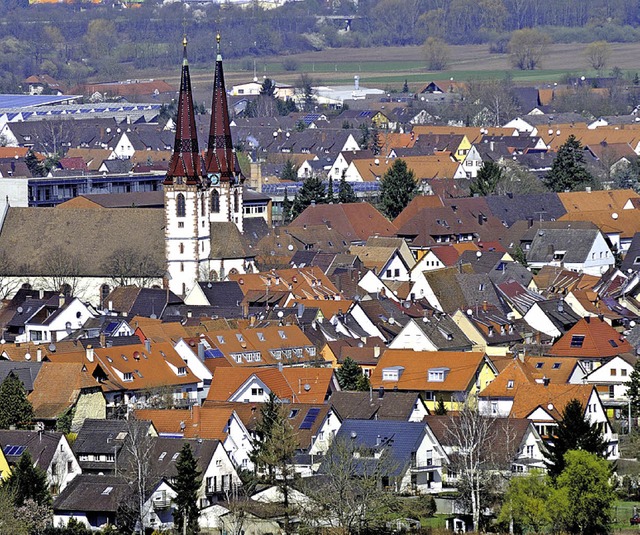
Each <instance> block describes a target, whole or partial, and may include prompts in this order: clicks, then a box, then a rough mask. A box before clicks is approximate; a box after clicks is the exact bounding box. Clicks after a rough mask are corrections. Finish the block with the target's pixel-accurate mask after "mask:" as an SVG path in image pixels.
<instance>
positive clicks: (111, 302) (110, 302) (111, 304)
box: [109, 301, 113, 312]
mask: <svg viewBox="0 0 640 535" xmlns="http://www.w3.org/2000/svg"><path fill="white" fill-rule="evenodd" d="M112 310H113V301H109V312H111V311H112Z"/></svg>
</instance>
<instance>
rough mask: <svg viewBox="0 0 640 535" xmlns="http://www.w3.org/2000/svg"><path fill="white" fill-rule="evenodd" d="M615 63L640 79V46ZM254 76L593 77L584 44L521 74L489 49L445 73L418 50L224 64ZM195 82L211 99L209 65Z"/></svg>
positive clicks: (195, 71)
mask: <svg viewBox="0 0 640 535" xmlns="http://www.w3.org/2000/svg"><path fill="white" fill-rule="evenodd" d="M610 46H611V51H612V53H611V58H610V60H609V64H608V66H607V68H606V69H605V73H604V74H607V73H608V72H609V70H610V69H611V68H612V67H614V66H617V67H619V68H620V69H622V71H623V73H625V74H628V73H631V74H633V73H635V72H638V73H640V43H612V44H611V45H610ZM254 59H255V67H256V75H257V76H258V78H259V79H262V77H263V76H267V77H270V78H275V79H277V80H278V81H279V82H282V83H291V84H295V83H296V82H297V81H298V80H299V79H300V75H301V73H306V74H307V75H308V76H310V77H311V78H312V79H313V80H314V82H315V83H318V84H329V85H336V84H352V83H353V77H354V76H355V75H358V76H360V83H361V84H362V85H363V86H373V87H381V88H383V89H387V90H389V91H393V90H400V89H401V87H402V84H403V83H404V81H405V79H406V80H407V81H408V83H409V87H410V89H411V90H417V89H418V88H420V87H422V86H424V85H425V84H426V83H428V82H430V81H432V80H443V79H448V78H453V79H454V80H462V81H464V80H469V79H475V78H503V77H504V76H505V75H506V74H509V75H510V76H511V77H512V78H513V80H514V82H516V83H532V82H533V83H536V82H557V81H559V80H560V79H561V78H562V77H563V76H566V75H567V74H573V75H579V76H582V75H584V76H593V75H595V74H596V73H595V72H594V71H593V70H591V69H590V67H589V63H588V60H587V59H586V56H585V45H584V44H556V45H551V46H550V47H549V48H548V50H547V53H546V55H545V57H544V58H543V60H542V62H541V69H537V70H534V71H521V70H518V69H514V68H513V67H512V65H511V63H510V61H509V56H508V55H507V54H491V53H489V47H488V45H466V46H450V47H449V62H448V67H447V70H445V71H437V72H433V71H432V72H429V71H427V69H426V68H425V66H424V61H423V58H422V48H421V47H419V46H406V47H379V48H356V49H346V48H342V49H332V50H322V51H319V52H307V53H304V54H296V55H292V56H286V57H284V56H271V57H257V58H243V59H234V60H228V61H226V62H225V78H226V83H227V87H230V86H231V85H233V84H237V83H240V82H247V81H249V80H251V79H252V78H253V61H254ZM285 60H293V61H295V64H296V65H297V69H296V70H295V71H291V70H286V69H285V68H284V65H283V62H284V61H285ZM139 75H140V76H141V77H143V76H149V77H151V78H154V77H155V78H163V79H166V80H167V81H168V82H169V83H174V84H176V85H177V84H178V81H179V76H180V69H179V65H176V68H175V69H174V72H173V73H171V75H170V76H168V77H167V72H166V71H163V72H162V73H158V72H152V71H148V72H144V73H139ZM191 75H192V81H193V84H194V93H195V98H196V100H197V101H200V100H207V99H208V98H210V97H209V96H208V95H209V89H210V86H211V84H212V82H213V69H212V66H211V65H202V64H192V70H191Z"/></svg>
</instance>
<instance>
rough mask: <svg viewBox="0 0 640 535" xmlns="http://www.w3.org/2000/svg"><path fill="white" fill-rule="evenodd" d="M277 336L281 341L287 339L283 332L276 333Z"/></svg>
mask: <svg viewBox="0 0 640 535" xmlns="http://www.w3.org/2000/svg"><path fill="white" fill-rule="evenodd" d="M278 334H279V335H280V338H282V339H283V340H286V339H287V334H286V333H285V332H284V331H278Z"/></svg>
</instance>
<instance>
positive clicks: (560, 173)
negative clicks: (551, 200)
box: [544, 134, 594, 192]
mask: <svg viewBox="0 0 640 535" xmlns="http://www.w3.org/2000/svg"><path fill="white" fill-rule="evenodd" d="M544 182H545V184H546V186H547V187H548V188H549V189H550V190H551V191H557V192H563V191H580V190H584V189H585V187H587V186H592V185H593V182H594V181H593V176H592V175H591V173H590V172H589V171H588V170H587V168H586V166H585V163H584V152H583V148H582V145H581V143H580V142H579V141H578V140H577V139H576V137H575V136H574V135H573V134H571V135H570V136H569V137H568V138H567V141H565V142H564V144H563V145H562V146H561V147H560V148H559V149H558V154H557V155H556V158H555V159H554V160H553V165H552V167H551V171H549V173H548V174H547V176H546V177H545V179H544Z"/></svg>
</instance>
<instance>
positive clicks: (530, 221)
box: [527, 217, 533, 228]
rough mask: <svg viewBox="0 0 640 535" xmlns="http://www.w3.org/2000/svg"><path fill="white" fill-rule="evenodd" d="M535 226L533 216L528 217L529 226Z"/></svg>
mask: <svg viewBox="0 0 640 535" xmlns="http://www.w3.org/2000/svg"><path fill="white" fill-rule="evenodd" d="M532 226H533V217H528V218H527V228H531V227H532Z"/></svg>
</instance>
